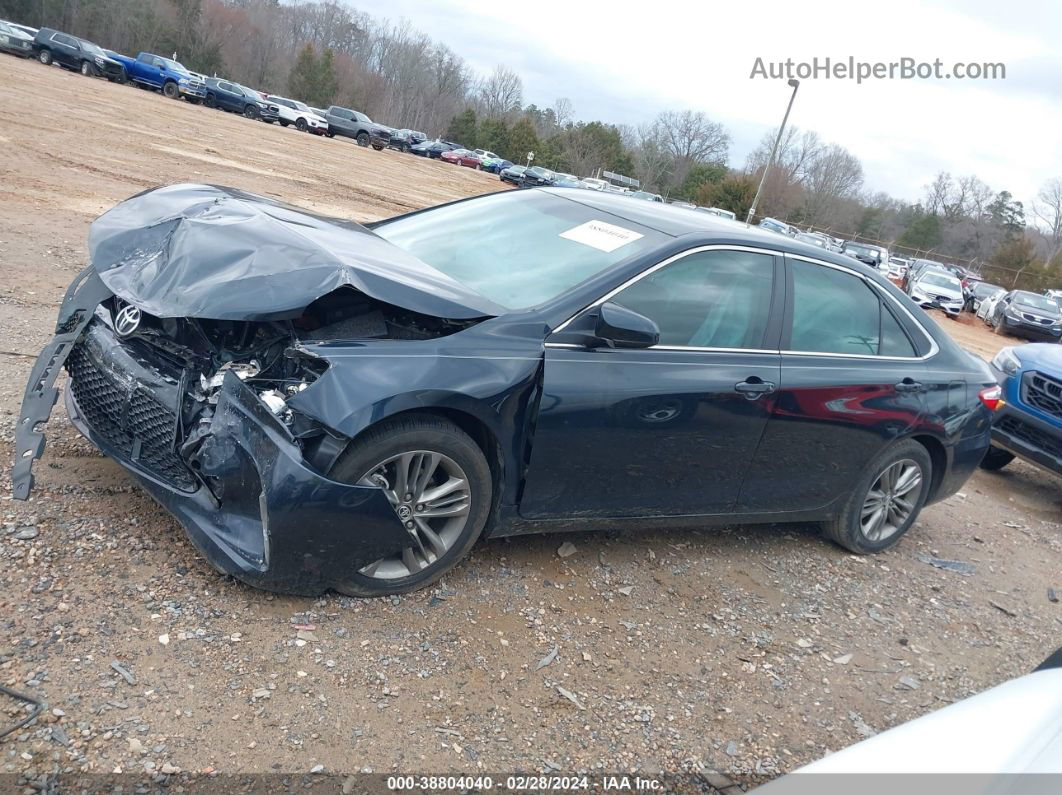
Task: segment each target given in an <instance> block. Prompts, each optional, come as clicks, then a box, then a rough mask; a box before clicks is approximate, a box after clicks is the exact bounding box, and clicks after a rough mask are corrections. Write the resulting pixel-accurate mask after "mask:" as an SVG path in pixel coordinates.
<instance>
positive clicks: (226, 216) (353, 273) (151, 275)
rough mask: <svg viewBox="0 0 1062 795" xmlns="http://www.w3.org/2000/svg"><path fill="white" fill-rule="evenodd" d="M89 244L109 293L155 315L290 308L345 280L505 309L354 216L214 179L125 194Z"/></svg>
mask: <svg viewBox="0 0 1062 795" xmlns="http://www.w3.org/2000/svg"><path fill="white" fill-rule="evenodd" d="M89 252H90V255H91V258H92V264H93V266H94V267H95V269H96V271H97V272H98V273H99V275H100V278H101V279H102V280H103V282H104V284H106V285H107V287H108V288H109V289H110V290H111V291H112V292H113V293H114V294H115V295H117V296H118V297H119V298H121V299H122V300H124V301H127V302H128V303H131V304H135V305H136V306H138V307H139V308H140V309H142V310H143V311H145V312H148V313H150V314H152V315H155V316H156V317H197V318H204V319H212V320H272V319H278V318H283V317H293V316H296V315H298V314H299V313H300V312H301V310H302V309H304V308H305V307H306V306H307V305H309V304H310V303H312V302H313V301H314V300H315V299H317V298H320V297H321V296H323V295H326V294H327V293H330V292H332V291H333V290H335V289H337V288H340V287H344V286H350V287H353V288H355V289H357V290H360V291H361V292H363V293H365V294H366V295H369V296H371V297H372V298H375V299H377V300H380V301H385V302H387V303H390V304H394V305H395V306H399V307H402V308H404V309H408V310H411V311H413V312H419V313H421V314H425V315H433V316H435V317H441V318H449V319H454V320H464V319H470V318H477V317H485V316H493V315H498V314H501V313H502V312H503V311H504V310H503V309H502V308H501V307H499V306H497V305H496V304H494V303H492V302H491V301H489V300H487V299H486V298H484V297H483V296H481V295H479V294H478V293H476V292H474V291H472V290H470V289H469V288H467V287H465V286H464V285H462V284H460V283H459V282H456V281H454V280H453V279H451V278H450V277H449V276H446V275H445V274H443V273H440V272H439V271H437V270H435V269H434V268H432V267H431V266H429V265H427V264H426V263H424V262H422V261H421V260H419V259H417V258H416V257H414V256H412V255H410V254H408V253H406V252H405V251H403V250H402V249H400V248H398V247H396V246H394V245H392V244H391V243H389V242H387V241H386V240H384V239H383V238H381V237H379V236H378V235H375V234H373V232H372V231H371V230H369V229H367V228H365V227H364V226H361V225H360V224H357V223H354V222H353V221H346V220H342V219H337V218H328V217H325V216H320V215H314V214H312V213H309V212H306V211H305V210H300V209H298V208H296V207H292V206H290V205H287V204H282V203H280V202H277V201H274V200H273V199H268V198H265V197H263V196H256V195H254V194H251V193H245V192H243V191H240V190H237V189H235V188H225V187H220V186H214V185H190V184H188V185H171V186H169V187H164V188H156V189H154V190H149V191H146V192H144V193H141V194H139V195H137V196H134V197H132V198H131V199H127V200H126V201H124V202H122V203H121V204H118V205H117V206H115V207H114V208H112V209H111V210H108V211H107V212H106V213H104V214H103V215H101V216H100V217H99V218H98V219H96V221H94V222H93V224H92V229H91V232H90V233H89Z"/></svg>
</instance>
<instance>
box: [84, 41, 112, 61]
mask: <svg viewBox="0 0 1062 795" xmlns="http://www.w3.org/2000/svg"><path fill="white" fill-rule="evenodd" d="M81 49H83V50H84V51H85V52H90V53H92V54H93V55H99V56H100V57H101V58H106V57H107V54H106V53H105V52H104V51H103V50H101V49H100V48H99V47H98V46H97V45H95V44H93V43H92V42H91V41H85V40H84V39H82V40H81Z"/></svg>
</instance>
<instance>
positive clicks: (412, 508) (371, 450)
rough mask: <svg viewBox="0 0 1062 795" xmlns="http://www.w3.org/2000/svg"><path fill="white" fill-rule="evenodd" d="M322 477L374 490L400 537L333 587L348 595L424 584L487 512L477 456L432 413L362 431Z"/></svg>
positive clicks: (449, 564)
mask: <svg viewBox="0 0 1062 795" xmlns="http://www.w3.org/2000/svg"><path fill="white" fill-rule="evenodd" d="M329 476H330V477H332V478H333V479H335V480H338V481H341V482H344V483H355V484H358V485H361V486H374V487H377V488H380V489H382V490H383V492H384V494H385V495H386V496H387V499H388V501H389V502H390V503H391V507H392V508H393V509H394V512H395V515H396V516H397V518H398V521H399V522H400V525H398V526H400V527H401V528H402V529H403V531H404V533H405V535H404V536H403V541H402V545H401V546H402V548H401V550H399V551H398V552H396V553H394V554H392V555H389V556H388V557H384V558H380V559H378V560H371V561H369V562H368V563H365V564H364V565H362V566H361V567H360V568H359V569H358V570H357V571H352V572H350V574H348V575H347V576H346V577H345V579H344V581H343V582H337V583H334V584H333V587H334V588H335V589H336V590H337V591H340V592H341V593H345V594H349V595H350V596H385V595H389V594H398V593H408V592H409V591H415V590H417V589H419V588H423V587H425V586H427V585H430V584H431V583H433V582H435V581H436V580H438V579H439V578H440V577H442V576H443V575H444V574H446V572H448V571H449V570H450V569H452V568H453V567H454V566H455V565H456V564H457V562H458V561H460V560H461V558H463V557H464V556H465V555H466V554H467V553H468V551H469V550H470V549H471V548H472V545H473V544H475V542H476V539H478V538H479V535H480V533H481V532H482V531H483V527H484V525H485V524H486V522H487V516H488V514H489V513H490V506H491V499H492V493H493V483H492V478H491V472H490V467H489V466H488V464H487V459H486V457H485V456H484V454H483V451H482V450H481V449H480V447H479V445H478V444H476V442H475V441H473V439H472V438H471V437H470V436H469V435H468V434H467V433H465V432H464V431H463V430H461V429H460V428H458V427H457V426H456V425H454V424H453V423H452V422H450V421H448V420H446V419H444V418H442V417H438V416H435V415H432V414H404V415H399V416H397V417H393V418H391V419H389V420H384V421H383V422H381V423H380V424H379V425H377V426H375V427H373V428H371V429H369V430H368V431H365V432H364V433H363V434H361V435H360V436H358V437H357V438H356V439H355V440H354V441H353V442H351V444H350V446H349V447H348V448H347V449H346V451H344V453H343V454H342V455H341V456H340V457H339V459H338V460H337V461H336V463H335V465H334V466H333V467H332V470H331V472H330V473H329ZM357 521H358V517H356V516H355V517H352V519H351V523H352V526H351V536H350V543H351V544H352V545H356V544H357V543H358V535H357ZM362 560H364V559H362Z"/></svg>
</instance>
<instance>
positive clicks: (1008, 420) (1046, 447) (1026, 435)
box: [998, 415, 1062, 459]
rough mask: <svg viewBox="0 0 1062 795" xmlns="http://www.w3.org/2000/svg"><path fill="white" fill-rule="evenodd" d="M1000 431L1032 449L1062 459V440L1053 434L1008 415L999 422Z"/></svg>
mask: <svg viewBox="0 0 1062 795" xmlns="http://www.w3.org/2000/svg"><path fill="white" fill-rule="evenodd" d="M998 427H999V430H1001V431H1003V432H1004V433H1007V434H1010V435H1011V436H1013V437H1014V438H1015V439H1019V440H1021V441H1023V442H1025V443H1026V444H1028V445H1031V446H1032V447H1035V448H1037V449H1038V450H1042V451H1043V452H1045V453H1047V454H1048V455H1051V456H1054V457H1055V458H1059V459H1062V439H1060V438H1059V437H1057V436H1052V435H1051V434H1048V433H1044V432H1043V431H1041V430H1040V429H1039V428H1036V427H1035V426H1033V425H1030V424H1029V423H1027V422H1025V421H1023V420H1020V419H1018V418H1017V417H1015V416H1013V415H1008V416H1006V417H1004V418H1003V419H1001V420H1000V421H999V426H998Z"/></svg>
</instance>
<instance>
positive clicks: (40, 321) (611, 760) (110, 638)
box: [0, 56, 1062, 784]
mask: <svg viewBox="0 0 1062 795" xmlns="http://www.w3.org/2000/svg"><path fill="white" fill-rule="evenodd" d="M0 62H2V64H3V70H4V74H5V78H4V80H3V81H0V101H2V104H3V105H4V107H7V108H12V107H26V108H29V109H31V111H32V112H31V113H20V114H11V113H9V114H5V115H4V116H3V117H2V118H0V146H2V147H3V149H4V150H5V151H6V153H7V156H6V157H5V158H3V160H2V161H0V176H2V179H0V264H2V266H3V272H4V274H5V276H6V277H7V278H5V279H4V282H3V284H2V285H0V329H2V331H3V342H2V343H0V350H2V352H0V426H2V427H0V430H2V439H0V457H2V458H4V459H6V460H9V457H10V455H11V451H12V448H11V439H12V436H13V426H14V422H15V419H16V416H17V412H18V406H19V400H20V398H21V394H22V389H23V387H24V384H25V378H26V375H27V372H28V370H29V367H30V364H31V361H32V359H31V358H29V356H28V355H32V354H35V353H36V351H37V350H38V349H39V348H40V347H41V346H42V345H43V344H44V343H45V341H46V340H47V338H48V337H49V335H50V333H51V329H52V326H53V324H54V317H55V312H56V308H57V305H58V302H59V299H60V298H61V295H62V291H63V290H64V289H65V287H66V285H67V284H68V282H69V281H70V280H71V278H72V277H73V275H74V274H75V273H76V272H77V270H78V269H79V268H80V267H81V265H82V263H83V262H84V259H85V239H86V233H87V229H88V224H89V222H90V221H91V219H92V217H93V216H94V215H95V214H97V213H99V212H101V211H102V210H104V209H106V208H107V207H108V206H110V205H111V204H113V203H114V202H116V201H118V200H120V199H122V198H125V197H126V196H128V195H130V194H132V193H134V192H137V191H140V190H143V189H145V188H148V187H151V186H153V185H156V184H160V183H169V182H178V181H189V180H194V181H207V182H216V183H222V184H229V185H235V186H238V187H241V188H246V189H248V190H252V191H256V192H261V193H267V194H269V195H273V196H278V197H280V198H282V199H284V200H288V201H291V202H294V203H297V204H302V205H304V206H307V207H310V208H313V209H316V210H319V211H323V212H329V213H335V214H341V215H347V216H349V217H353V218H355V219H358V220H367V219H372V218H378V217H381V216H384V215H388V214H391V213H395V212H399V211H402V210H406V209H410V208H414V207H420V206H424V205H428V204H432V203H437V202H440V201H443V200H446V199H449V198H453V197H456V196H461V195H468V194H473V193H479V192H485V191H489V190H495V189H497V188H498V187H499V184H498V182H497V180H496V179H493V178H489V177H488V176H487V175H483V174H479V173H475V172H472V171H470V170H467V169H459V168H456V167H451V166H447V165H445V164H441V163H433V162H424V161H421V160H419V159H414V158H412V157H410V156H406V155H400V154H398V153H393V152H382V153H377V152H374V151H372V150H366V149H359V148H357V147H356V146H354V145H353V144H352V143H350V142H347V141H340V140H331V141H330V140H321V139H316V138H312V137H311V136H309V135H305V134H300V133H297V132H295V131H294V130H283V129H280V128H279V127H270V126H267V125H264V124H261V123H257V122H250V121H248V120H245V119H242V118H238V117H235V116H232V115H228V114H224V113H221V112H219V111H209V110H206V109H204V108H199V107H193V106H190V105H187V104H186V103H180V102H171V101H168V100H165V99H163V98H162V97H161V96H159V95H156V94H151V93H148V92H144V91H138V90H136V89H133V88H129V87H120V86H115V85H110V84H107V83H104V82H102V81H98V80H97V81H91V82H90V80H89V79H87V78H82V77H80V76H75V75H72V74H67V73H63V72H61V71H60V70H59V69H57V68H45V67H42V66H40V65H38V64H36V63H26V62H20V61H15V60H14V59H12V58H8V57H6V56H5V57H3V58H2V61H0ZM942 322H944V323H946V324H947V323H948V321H942ZM945 327H946V328H948V329H949V331H953V332H954V333H955V334H956V335H957V337H958V338H959V339H960V340H961V341H962V342H963V343H964V344H966V345H968V347H970V348H971V349H972V350H975V351H977V352H979V353H982V354H983V355H987V354H991V353H992V352H994V350H995V349H997V348H998V347H999V345H1000V344H1001V343H1002V342H1004V340H1002V338H998V337H994V336H992V335H990V334H988V333H987V332H985V331H984V330H983V329H982V328H981V327H979V326H978V325H976V324H974V323H962V324H959V323H954V324H951V325H946V326H945ZM49 428H50V432H49V447H48V451H47V452H46V454H45V456H44V458H43V460H42V461H40V462H39V463H38V467H37V472H38V483H37V489H36V491H35V496H34V497H33V499H32V500H30V501H29V502H26V503H16V502H13V501H11V500H10V497H8V496H4V497H2V499H3V501H4V502H3V503H2V505H0V513H2V527H0V627H2V630H0V683H3V684H5V685H7V686H9V687H13V688H15V689H18V690H22V691H26V692H31V693H34V694H37V695H39V696H40V697H42V698H43V699H44V700H45V701H46V702H47V706H46V711H45V713H44V715H43V716H42V717H41V718H39V719H37V720H36V721H35V722H34V723H32V724H31V725H29V726H28V727H26V728H24V729H21V730H19V731H17V732H16V733H14V734H13V735H11V736H10V737H8V738H7V739H6V740H4V741H3V742H0V772H6V773H12V774H16V775H17V776H21V777H23V778H24V779H25V780H26V781H32V780H39V779H40V777H42V776H46V775H50V774H54V773H56V772H60V771H67V772H99V773H110V772H112V771H116V770H121V771H126V772H136V773H142V772H143V771H146V772H147V773H149V774H151V775H155V776H167V775H171V774H173V773H174V772H175V771H176V770H177V769H180V770H182V771H203V770H213V771H218V772H221V773H271V772H272V773H289V774H298V773H308V772H309V771H311V770H314V769H320V770H323V771H326V772H340V771H341V772H351V771H359V770H364V769H371V770H373V771H376V772H390V771H400V772H403V773H432V772H441V771H466V772H477V771H480V772H493V773H495V774H497V773H505V772H512V771H517V770H520V771H525V772H546V773H549V772H565V773H567V772H576V771H584V772H587V773H595V772H597V771H610V772H620V771H622V772H641V773H642V774H659V773H672V774H674V773H678V772H681V771H690V770H697V769H700V768H702V767H709V768H715V769H718V770H720V771H723V772H725V773H726V774H727V775H729V776H731V777H732V778H734V779H736V780H738V781H740V782H743V783H746V784H751V783H756V782H759V781H763V780H766V779H769V778H771V777H774V776H776V775H779V774H781V773H784V772H786V771H788V770H791V769H793V768H795V767H798V766H799V765H801V764H804V763H806V762H809V761H812V760H814V759H816V758H818V757H820V756H822V755H823V754H825V753H827V752H828V751H830V750H835V749H838V748H841V747H844V746H846V745H849V744H851V743H853V742H856V741H858V740H860V739H862V738H863V737H866V736H868V735H870V734H872V733H874V732H878V731H881V730H883V729H886V728H888V727H890V726H894V725H896V724H897V723H900V722H903V721H906V720H909V719H911V718H914V717H917V716H919V715H922V714H924V713H926V712H928V711H930V710H933V709H937V708H939V707H941V706H944V705H945V704H947V703H950V702H951V701H953V700H955V699H959V698H963V697H965V696H969V695H971V694H973V693H976V692H979V691H981V690H984V689H985V688H987V687H990V686H992V685H995V684H997V683H999V682H1001V681H1003V680H1005V679H1007V678H1010V677H1013V676H1016V675H1018V674H1021V673H1024V672H1026V671H1028V670H1030V669H1031V668H1032V667H1033V666H1035V665H1036V664H1037V663H1038V662H1039V661H1040V660H1041V659H1042V658H1043V657H1045V656H1046V655H1047V654H1048V653H1049V652H1051V651H1053V650H1054V649H1055V648H1056V647H1057V646H1058V645H1059V637H1060V636H1062V606H1060V605H1059V604H1056V603H1053V602H1051V601H1049V599H1048V596H1047V594H1048V589H1049V588H1058V589H1060V590H1062V580H1060V576H1059V573H1058V572H1059V567H1058V559H1059V555H1060V553H1062V495H1060V490H1059V483H1058V481H1057V480H1056V479H1053V478H1052V477H1051V476H1049V475H1047V474H1045V473H1043V472H1041V471H1038V470H1036V469H1033V468H1032V467H1029V466H1026V465H1024V464H1021V463H1016V464H1014V465H1013V466H1012V467H1009V468H1008V469H1007V470H1004V471H1003V472H1002V473H995V474H989V473H978V474H976V475H975V476H974V478H973V479H972V480H971V481H970V482H969V483H968V484H967V486H966V487H965V488H964V489H963V491H962V493H960V494H959V495H957V496H955V497H953V498H951V499H949V500H948V501H947V502H945V503H943V504H940V505H936V506H933V507H932V508H929V509H927V510H926V511H925V512H924V513H923V515H922V518H921V519H920V521H919V523H918V524H917V525H916V526H915V527H914V529H913V530H912V531H911V532H910V533H909V534H908V536H907V537H906V538H905V539H904V540H903V542H902V543H900V544H899V545H898V546H897V547H896V548H894V549H892V550H890V551H888V552H886V553H884V554H881V555H878V556H876V557H873V558H858V557H854V556H852V555H849V554H848V553H846V552H844V551H842V550H840V549H838V548H837V547H834V546H832V545H830V544H829V543H827V542H825V541H824V540H822V539H821V538H820V537H819V536H818V534H817V533H816V531H815V530H814V529H813V528H808V527H802V526H791V525H779V526H772V527H754V528H721V529H720V528H713V529H710V530H704V531H674V532H650V533H640V534H634V533H623V532H612V533H601V534H593V535H591V534H573V535H568V536H564V537H557V536H542V537H522V538H517V539H513V540H497V541H487V542H483V543H481V544H480V545H479V546H478V547H477V548H476V549H475V550H474V551H473V554H472V556H471V558H470V560H468V561H467V562H466V563H464V564H463V565H461V566H460V567H459V568H458V569H457V570H456V571H455V572H453V573H452V574H451V575H450V576H449V577H447V578H446V580H445V581H444V582H442V583H440V584H439V585H438V587H435V588H433V589H431V590H429V591H425V592H421V593H417V594H415V595H412V596H406V597H402V598H397V597H396V598H393V599H388V600H375V601H358V600H352V599H348V598H343V597H338V596H329V597H327V598H323V599H318V600H311V599H300V598H288V597H275V596H272V595H269V594H266V593H262V592H259V591H255V590H252V589H250V588H248V587H245V586H242V585H238V584H236V583H234V582H233V581H231V580H229V579H225V578H223V577H221V576H220V575H218V574H216V573H215V572H214V571H213V570H212V569H210V568H209V567H208V566H207V564H206V563H205V562H204V561H203V559H202V558H201V557H200V556H199V555H198V554H197V553H196V552H195V551H194V550H193V549H192V547H191V546H190V544H189V543H188V542H187V541H185V539H184V536H183V534H182V532H181V530H180V528H179V527H178V526H177V524H176V523H175V522H174V521H173V520H172V519H170V518H169V517H168V516H167V515H166V514H165V513H163V511H162V510H161V509H160V508H158V507H157V506H156V505H155V503H154V502H153V501H152V500H151V499H149V498H148V497H147V496H146V495H145V494H144V493H143V492H141V491H140V489H139V488H138V487H137V486H135V485H134V483H133V481H132V480H131V479H130V478H129V477H127V476H126V475H125V474H124V473H123V472H122V470H121V469H120V468H119V467H118V466H117V465H115V464H114V463H112V462H110V461H108V460H106V459H104V458H102V457H101V456H100V455H99V453H98V452H97V451H96V450H95V449H94V448H93V447H92V446H91V445H89V444H88V443H86V442H85V441H83V440H81V439H80V437H79V436H78V435H77V434H76V432H75V431H74V430H73V428H72V427H71V426H70V425H69V423H68V422H67V421H66V418H65V415H64V413H63V411H62V408H61V406H60V407H59V408H57V410H56V413H55V416H54V417H53V421H52V423H51V425H50V426H49ZM9 489H10V481H9V478H8V476H7V473H6V471H5V472H4V473H3V475H0V493H3V494H5V495H6V494H8V493H9ZM565 544H571V545H573V546H574V551H572V550H571V549H570V548H568V547H567V546H564V547H562V545H565ZM562 552H563V553H565V554H564V555H562V554H561V553H562ZM568 553H571V554H568ZM928 557H937V558H945V559H949V560H958V561H962V562H964V563H967V564H970V570H971V573H967V574H960V573H957V572H955V571H950V570H945V569H940V568H936V567H934V566H932V565H929V564H928V563H926V562H924V560H923V559H924V558H928ZM0 705H2V706H3V711H2V712H0V723H3V724H7V723H9V722H13V721H14V720H16V719H17V718H18V717H19V716H20V715H21V714H24V713H23V712H22V710H21V708H20V707H18V706H17V705H14V704H13V702H10V701H2V702H0ZM318 766H321V767H320V768H318Z"/></svg>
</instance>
